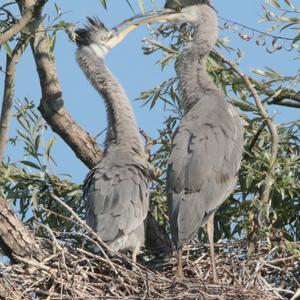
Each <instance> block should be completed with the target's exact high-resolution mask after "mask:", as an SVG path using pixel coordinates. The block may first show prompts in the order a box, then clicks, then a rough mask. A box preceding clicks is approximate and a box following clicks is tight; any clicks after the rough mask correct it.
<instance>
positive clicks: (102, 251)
mask: <svg viewBox="0 0 300 300" xmlns="http://www.w3.org/2000/svg"><path fill="white" fill-rule="evenodd" d="M50 195H51V197H52V198H53V199H54V200H56V201H57V202H58V203H59V204H60V205H61V206H63V207H64V208H65V209H66V210H67V211H69V212H70V213H71V215H72V216H73V217H74V219H75V220H76V221H77V222H78V224H80V225H81V227H82V228H84V229H85V230H86V231H87V232H88V233H89V234H90V235H91V236H92V237H93V238H95V239H96V240H97V241H98V242H99V243H100V244H101V245H103V246H104V247H105V248H106V249H107V250H109V251H111V252H113V253H115V252H114V251H113V250H112V249H110V248H109V247H108V246H107V245H106V244H105V243H104V242H103V241H102V239H101V238H100V237H99V235H97V234H96V233H95V232H94V231H93V230H92V229H91V228H90V227H89V226H88V225H87V224H86V223H85V222H84V221H82V220H81V219H80V218H79V216H78V215H77V214H76V213H75V212H74V210H73V209H72V208H71V207H70V206H69V205H67V204H66V203H65V202H63V201H62V200H61V199H60V198H59V197H57V196H56V195H55V194H54V193H53V192H50ZM100 251H101V253H102V254H103V256H104V257H105V258H106V259H107V261H108V262H109V264H110V266H111V268H112V269H113V271H114V272H115V274H116V275H117V274H118V271H117V270H116V268H115V267H114V265H113V264H112V263H111V261H110V259H109V258H108V256H107V254H106V252H105V251H104V250H103V248H102V247H101V246H100Z"/></svg>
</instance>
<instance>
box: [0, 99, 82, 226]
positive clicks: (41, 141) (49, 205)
mask: <svg viewBox="0 0 300 300" xmlns="http://www.w3.org/2000/svg"><path fill="white" fill-rule="evenodd" d="M16 110H17V111H16V114H15V117H16V119H17V121H18V123H19V127H20V129H18V130H17V137H16V138H13V139H11V143H13V144H16V143H20V142H21V143H22V144H23V149H24V160H21V161H19V162H17V163H11V162H8V163H3V164H2V166H1V167H0V188H1V190H2V193H3V194H4V195H5V196H6V198H7V199H9V200H11V201H12V202H13V203H14V205H15V206H16V207H18V211H19V213H20V216H21V218H22V220H23V221H26V223H28V224H31V225H34V222H39V223H42V224H48V225H49V226H50V227H51V228H55V229H56V230H57V231H69V230H71V229H72V227H73V226H74V224H73V222H70V220H68V219H67V218H63V217H61V216H67V215H68V214H67V213H66V211H65V210H64V209H63V208H62V207H60V206H58V205H57V203H56V201H54V199H53V198H52V197H51V192H55V193H56V194H58V195H60V196H61V197H62V198H63V199H64V201H65V202H66V203H67V204H68V205H69V206H70V207H73V208H74V209H75V210H76V212H77V213H78V214H79V215H80V216H83V214H84V206H83V204H82V202H81V191H80V186H78V185H77V184H75V183H73V182H71V181H69V180H67V179H63V178H60V177H58V176H56V175H54V174H52V172H51V164H52V163H54V160H53V157H52V154H51V149H52V146H53V144H54V141H55V138H54V137H52V138H50V139H49V140H48V141H46V140H45V138H44V136H45V131H47V129H48V128H47V126H46V124H45V121H44V120H43V119H42V117H41V116H40V114H39V112H38V111H37V110H36V108H35V107H34V104H33V102H31V101H29V100H27V99H25V101H24V103H18V106H16ZM57 216H60V217H57Z"/></svg>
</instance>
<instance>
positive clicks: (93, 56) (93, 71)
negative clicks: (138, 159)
mask: <svg viewBox="0 0 300 300" xmlns="http://www.w3.org/2000/svg"><path fill="white" fill-rule="evenodd" d="M77 61H78V63H79V65H80V67H81V69H82V70H83V72H84V73H85V75H86V77H87V78H88V79H89V81H90V82H91V83H92V85H93V86H94V87H95V89H96V90H97V91H98V92H99V93H100V94H101V95H102V96H103V98H104V101H105V103H106V107H107V114H108V116H107V119H108V134H107V138H106V145H107V147H108V148H109V147H110V146H112V145H114V144H119V145H122V150H125V151H126V150H127V151H130V150H133V151H134V152H135V153H137V154H143V153H144V147H143V144H142V141H141V139H140V135H139V130H138V127H137V124H136V120H135V116H134V112H133V110H132V107H131V104H130V102H129V100H128V97H127V95H126V93H125V91H124V90H123V88H122V87H121V85H120V83H119V82H118V81H117V80H116V78H115V77H114V76H113V74H112V73H111V72H110V71H109V69H108V68H107V67H106V65H105V63H104V59H103V57H101V56H99V55H97V53H95V52H94V51H93V49H91V48H90V47H88V46H85V47H82V48H80V49H79V50H78V51H77ZM107 150H108V149H107Z"/></svg>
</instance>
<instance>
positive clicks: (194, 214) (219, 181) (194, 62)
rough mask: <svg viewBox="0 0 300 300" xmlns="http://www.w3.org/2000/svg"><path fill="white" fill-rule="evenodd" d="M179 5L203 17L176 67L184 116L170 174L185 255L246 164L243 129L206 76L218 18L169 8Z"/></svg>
mask: <svg viewBox="0 0 300 300" xmlns="http://www.w3.org/2000/svg"><path fill="white" fill-rule="evenodd" d="M177 2H180V3H181V4H183V2H184V5H185V6H189V5H196V4H199V5H198V6H197V7H195V8H193V9H197V10H198V11H197V13H198V17H199V18H198V19H199V21H197V22H196V23H194V24H193V26H194V30H195V33H194V38H193V40H192V41H191V42H190V43H189V44H188V45H187V47H186V48H185V49H184V50H183V52H182V53H181V54H180V57H179V59H178V61H177V64H176V71H177V75H178V77H179V81H180V85H179V88H180V92H181V97H182V106H183V107H184V115H183V118H182V121H181V124H180V126H179V128H178V130H177V131H176V134H175V136H174V140H173V148H172V152H171V156H170V159H169V163H168V171H167V200H168V208H169V217H170V225H171V233H172V236H173V240H174V242H175V244H176V247H177V249H181V248H182V245H183V244H184V243H185V242H188V241H189V240H190V239H191V238H192V237H193V236H194V235H195V234H196V233H197V231H198V230H199V227H200V226H202V225H204V224H205V223H206V222H207V219H208V217H209V216H210V215H211V214H212V213H214V212H215V211H216V210H217V209H218V207H219V206H220V205H221V204H222V203H223V202H224V201H225V200H226V198H227V197H228V196H229V195H230V194H231V193H232V191H233V189H234V186H235V184H236V180H237V179H236V178H237V172H238V169H239V167H240V163H241V158H242V151H243V127H242V124H241V120H240V118H239V114H238V112H237V111H236V109H235V108H234V107H233V106H231V105H230V104H229V103H228V102H227V101H226V100H225V99H224V98H225V97H224V95H223V94H222V93H221V92H220V91H219V89H218V88H217V87H216V86H215V84H214V83H213V82H212V80H211V79H210V78H209V76H208V74H207V71H206V58H207V55H208V54H209V52H210V51H211V49H212V47H213V45H214V43H215V42H216V39H217V32H218V23H217V16H216V12H215V11H214V9H212V8H211V7H209V6H208V5H203V4H201V3H203V2H202V1H196V0H195V1H194V0H191V1H187V0H186V1H181V0H179V1H176V0H171V1H167V4H168V6H170V7H171V8H173V7H172V6H176V3H177ZM185 15H187V13H185ZM194 16H195V14H194V13H193V17H194ZM186 21H187V22H188V21H189V20H186Z"/></svg>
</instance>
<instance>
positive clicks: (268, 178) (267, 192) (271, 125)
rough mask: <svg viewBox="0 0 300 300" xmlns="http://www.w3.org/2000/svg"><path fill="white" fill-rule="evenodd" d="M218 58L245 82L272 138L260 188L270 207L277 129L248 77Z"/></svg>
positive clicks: (225, 59) (235, 66)
mask: <svg viewBox="0 0 300 300" xmlns="http://www.w3.org/2000/svg"><path fill="white" fill-rule="evenodd" d="M218 56H219V57H220V59H221V61H222V62H223V63H226V64H227V65H229V66H230V67H231V68H232V69H233V70H234V71H235V72H236V73H237V74H238V75H239V76H240V77H241V78H242V79H243V80H244V82H245V84H246V86H247V88H248V90H249V91H250V92H251V94H252V96H253V98H254V101H255V103H256V106H257V109H258V113H259V114H260V116H261V117H262V119H263V120H264V121H265V122H266V124H267V126H268V129H269V131H270V134H271V138H272V144H271V157H270V169H269V172H268V174H267V176H266V178H265V181H264V185H263V188H262V199H261V200H262V202H263V203H264V204H266V205H267V206H269V205H270V192H271V186H272V184H273V175H274V170H275V166H276V160H277V154H278V133H277V128H276V126H275V124H274V123H273V122H272V120H271V119H270V117H269V116H268V114H267V112H266V110H265V108H264V106H263V104H262V102H261V100H260V97H259V95H258V92H257V90H256V89H255V87H254V86H253V84H252V83H251V80H250V79H249V77H248V76H247V75H245V74H244V73H243V72H242V71H241V70H240V69H239V68H238V66H237V65H236V64H235V63H234V62H232V61H230V60H229V59H227V58H225V57H224V56H223V55H222V54H220V53H218ZM268 216H269V214H268V213H267V216H266V218H267V221H268Z"/></svg>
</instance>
